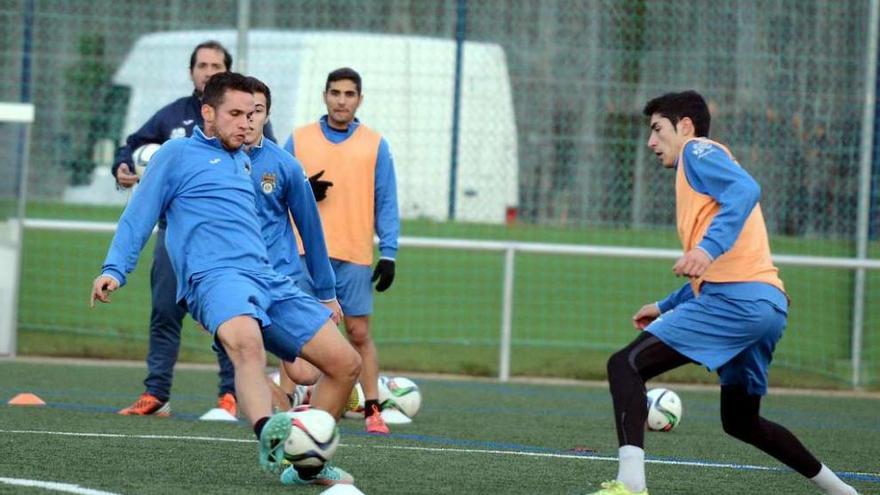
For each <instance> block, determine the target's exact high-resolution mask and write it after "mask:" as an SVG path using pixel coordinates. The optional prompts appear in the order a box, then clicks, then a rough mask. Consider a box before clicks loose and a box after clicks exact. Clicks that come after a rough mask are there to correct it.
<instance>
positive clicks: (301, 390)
mask: <svg viewBox="0 0 880 495" xmlns="http://www.w3.org/2000/svg"><path fill="white" fill-rule="evenodd" d="M289 397H290V408H291V409H293V408H294V407H297V406H305V405H308V404H309V403H310V402H311V399H312V390H311V388H309V387H307V386H305V385H297V386H296V387H294V388H293V393H292V394H290V396H289Z"/></svg>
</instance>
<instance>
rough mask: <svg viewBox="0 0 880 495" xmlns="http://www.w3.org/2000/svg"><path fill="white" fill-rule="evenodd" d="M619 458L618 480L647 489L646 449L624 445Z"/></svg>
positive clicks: (638, 489) (633, 488) (635, 489)
mask: <svg viewBox="0 0 880 495" xmlns="http://www.w3.org/2000/svg"><path fill="white" fill-rule="evenodd" d="M617 458H618V460H619V464H618V467H617V481H619V482H621V483H623V484H624V485H625V486H626V488H627V489H628V490H629V491H631V492H643V491H645V489H646V487H645V451H644V450H643V449H640V448H638V447H635V446H633V445H624V446H623V447H620V450H618V453H617ZM832 474H833V473H832Z"/></svg>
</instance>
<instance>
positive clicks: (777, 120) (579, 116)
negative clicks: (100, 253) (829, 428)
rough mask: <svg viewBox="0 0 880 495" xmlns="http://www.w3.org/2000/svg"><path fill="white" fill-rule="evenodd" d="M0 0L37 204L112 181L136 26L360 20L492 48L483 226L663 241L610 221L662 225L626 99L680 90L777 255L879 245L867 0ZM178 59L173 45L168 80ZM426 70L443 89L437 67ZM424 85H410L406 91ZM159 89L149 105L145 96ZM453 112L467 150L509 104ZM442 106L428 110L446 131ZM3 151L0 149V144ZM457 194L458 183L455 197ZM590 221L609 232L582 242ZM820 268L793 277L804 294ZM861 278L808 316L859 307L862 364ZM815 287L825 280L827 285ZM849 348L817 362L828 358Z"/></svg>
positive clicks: (324, 27) (275, 27)
mask: <svg viewBox="0 0 880 495" xmlns="http://www.w3.org/2000/svg"><path fill="white" fill-rule="evenodd" d="M0 6H2V9H0V23H2V27H3V29H2V34H0V61H2V64H3V67H4V73H3V75H2V76H0V81H2V82H0V100H4V101H28V102H33V103H34V104H35V106H36V121H35V125H34V129H33V139H32V147H31V174H30V177H29V184H28V188H29V193H30V197H31V199H32V200H33V201H35V202H41V203H45V202H56V201H57V202H60V201H64V200H65V198H67V199H68V200H70V198H71V197H72V196H71V194H70V192H71V190H72V189H73V188H76V187H79V188H87V187H90V186H94V185H95V184H97V183H99V182H100V183H104V184H107V183H109V182H108V181H112V179H111V178H109V177H107V176H106V172H104V174H103V175H101V171H102V170H104V171H106V166H107V165H108V163H107V162H108V159H109V150H110V149H111V148H112V146H113V145H115V144H118V143H119V142H120V140H121V139H123V138H124V137H125V130H126V129H125V126H126V122H125V119H126V114H127V112H128V109H129V107H130V104H131V103H132V88H131V87H128V86H125V85H121V84H119V83H118V82H116V79H115V76H116V75H117V73H118V71H119V69H120V67H121V66H123V64H124V63H125V62H126V60H127V59H128V58H129V57H130V56H131V53H132V50H133V49H134V48H135V46H136V44H137V43H138V41H139V40H141V39H142V37H143V36H145V35H149V34H152V33H160V32H167V31H175V32H189V31H204V32H216V31H219V30H238V29H243V30H244V31H245V32H257V31H264V32H265V31H278V32H296V33H327V32H336V33H349V34H350V33H369V34H373V35H395V36H405V37H415V38H418V39H428V40H444V41H448V42H455V41H456V40H459V41H464V42H475V43H482V44H486V45H491V46H497V47H500V52H501V53H503V58H501V59H491V58H487V59H486V61H485V62H482V61H481V62H480V63H483V64H495V63H502V62H503V64H504V65H503V71H504V72H506V74H507V81H508V84H509V88H510V100H511V102H512V111H513V115H512V119H513V120H512V121H513V122H515V142H514V143H513V145H512V147H513V148H514V149H515V152H514V153H513V155H514V161H515V167H513V168H512V169H511V168H509V167H500V166H499V167H498V168H497V169H496V170H492V169H491V167H489V168H487V169H485V170H482V171H481V172H480V174H481V175H480V176H479V181H482V182H481V183H482V185H483V186H484V187H486V188H487V189H488V190H490V191H491V190H492V189H493V188H497V189H501V188H503V187H504V186H503V184H506V183H507V181H509V180H511V177H509V176H508V174H515V176H514V177H513V179H514V183H515V194H514V200H513V203H514V204H513V205H512V206H515V208H516V211H515V214H514V212H510V214H509V215H507V217H506V218H504V219H499V220H498V222H496V223H500V224H502V225H503V224H504V223H505V222H506V221H507V222H508V223H509V222H510V221H512V220H513V218H514V217H515V219H516V226H520V227H534V228H535V229H534V230H522V231H520V233H519V235H520V237H521V238H522V237H524V239H522V240H535V241H545V240H547V239H545V238H546V237H547V236H553V235H556V234H553V232H556V233H558V232H562V233H563V234H560V235H561V236H564V235H570V234H572V232H574V233H575V234H574V235H575V237H576V236H577V232H584V233H585V234H584V235H589V236H593V237H591V242H599V243H603V244H609V245H610V244H620V243H621V242H624V243H626V242H634V243H638V244H641V245H648V246H650V247H661V248H662V247H667V248H669V247H674V245H669V244H668V243H666V241H665V240H664V241H658V242H653V241H649V240H643V239H642V237H643V236H640V235H634V236H629V237H621V235H620V234H619V233H620V232H642V231H644V232H648V233H649V234H646V236H644V237H645V238H651V234H650V233H651V232H657V231H663V230H665V229H669V228H670V227H671V226H672V223H673V213H674V212H673V210H674V208H673V206H672V204H673V199H672V195H673V181H672V180H671V178H670V177H669V175H668V174H665V173H664V171H663V170H662V169H661V168H660V167H659V166H657V165H656V163H655V162H654V160H653V157H651V156H649V153H646V151H647V149H646V147H645V146H644V142H645V140H646V138H647V126H646V121H645V119H644V117H643V116H642V115H641V108H642V106H643V104H644V103H645V101H647V99H649V98H650V97H653V96H656V95H658V94H660V93H663V92H667V91H670V90H680V89H687V88H693V89H696V90H698V91H700V92H701V93H703V94H704V95H705V96H706V97H707V99H708V100H709V103H710V107H711V110H712V115H713V128H712V136H713V137H714V138H715V139H717V140H719V141H722V142H724V143H726V144H728V145H729V146H730V147H731V149H732V151H733V152H734V154H735V155H736V156H737V158H738V159H739V161H740V162H741V164H742V165H743V166H744V167H745V168H746V169H748V170H749V171H750V173H752V174H753V175H754V176H755V178H756V179H757V180H758V181H759V182H760V183H761V185H762V190H763V196H762V199H761V201H762V206H763V210H764V213H765V215H766V219H767V223H768V227H769V229H770V230H771V235H772V236H773V239H774V250H775V252H777V253H787V254H806V255H822V256H843V257H862V258H864V257H870V258H876V257H877V256H878V255H877V253H878V251H880V249H878V248H877V247H876V238H877V236H878V235H880V214H878V197H880V161H878V160H875V159H873V158H874V157H875V156H876V154H877V153H876V146H874V143H876V142H877V141H880V140H877V139H874V131H875V127H876V126H874V123H873V122H874V120H875V118H876V112H877V109H876V108H875V98H874V89H875V88H874V87H872V86H873V84H875V83H876V77H875V74H874V73H873V72H874V71H876V56H877V51H876V30H877V26H876V25H874V24H872V22H873V23H876V2H874V1H868V0H864V1H848V2H836V1H832V0H815V1H812V0H807V1H804V0H741V1H737V2H689V1H683V0H682V1H654V0H584V1H572V0H547V1H542V2H509V1H504V0H481V1H473V0H470V1H468V0H457V1H455V0H447V1H433V0H337V1H329V2H328V1H319V0H291V1H285V0H250V1H243V0H238V1H236V0H205V1H201V2H187V1H184V0H163V1H153V2H140V1H134V0H88V1H87V0H0ZM327 43H328V44H329V45H331V47H330V48H328V50H331V51H335V52H339V53H342V54H344V53H345V52H346V51H348V50H352V49H354V47H352V46H350V45H348V46H347V45H346V44H345V43H336V44H334V43H333V41H332V40H328V41H327ZM243 46H246V45H240V44H238V43H234V44H232V46H229V48H230V49H231V51H233V53H234V54H235V56H236V58H237V59H238V60H239V62H243V63H245V64H246V67H247V69H248V70H254V71H257V70H259V63H258V60H257V59H256V58H254V57H249V56H248V53H239V52H238V50H239V48H240V47H243ZM250 50H253V47H250ZM157 56H158V57H157V58H162V54H161V53H158V54H157ZM279 56H283V54H282V53H279ZM444 57H445V56H444ZM465 57H467V52H465ZM499 60H500V61H501V62H499ZM186 62H187V61H186V60H180V61H179V64H180V76H181V78H185V76H186V70H187V66H186ZM367 62H369V61H365V63H367ZM442 63H444V64H449V63H454V59H448V58H443V59H442ZM150 70H151V68H150V67H144V71H150ZM321 75H322V74H318V76H317V77H320V76H321ZM423 76H424V75H423ZM425 77H427V76H425ZM436 77H437V78H438V80H439V82H440V83H442V84H441V86H442V85H446V86H448V90H449V91H450V92H451V91H452V87H453V85H454V83H455V80H454V79H453V78H450V77H449V76H448V75H447V74H445V73H444V74H438V75H437V76H436ZM440 78H442V79H440ZM374 80H375V79H374ZM413 80H416V79H413ZM183 81H184V86H185V83H186V81H185V79H183ZM422 81H424V79H422ZM480 82H481V81H480V80H479V77H478V76H474V77H472V78H467V77H466V78H465V79H464V80H463V81H461V84H462V85H464V87H465V88H466V89H467V88H473V87H475V86H477V85H479V84H480ZM178 83H179V81H176V82H173V84H178ZM168 84H172V82H169V83H168ZM492 84H494V81H489V85H488V91H489V92H488V93H478V94H486V95H488V94H491V90H492ZM365 85H366V89H365V94H366V95H367V100H366V101H367V102H369V101H370V100H369V98H370V91H389V92H395V91H396V92H402V91H404V90H403V89H401V88H398V87H394V88H376V87H373V88H371V87H370V80H369V79H367V80H365ZM410 89H411V88H410ZM410 89H407V91H409V90H410ZM417 89H418V88H416V91H414V92H413V93H411V94H418V91H417ZM432 91H433V90H432ZM444 91H446V89H444ZM183 94H185V93H183ZM183 94H181V96H183ZM408 94H410V93H408ZM432 95H433V93H432V92H431V91H425V92H424V94H423V95H422V97H423V98H424V99H426V100H427V99H430V98H432ZM318 97H319V95H317V94H316V95H315V99H316V101H317V98H318ZM484 97H485V98H488V96H484ZM164 103H167V102H165V101H161V102H160V101H157V102H155V105H156V108H158V107H159V106H161V105H163V104H164ZM419 103H420V102H419V100H418V99H417V98H414V99H413V101H412V102H411V103H410V104H409V106H407V107H406V108H408V110H407V112H411V113H412V114H416V113H418V112H419V109H420V105H419ZM366 105H368V103H365V106H366ZM465 108H466V107H465V106H461V107H460V108H459V110H461V111H462V112H463V113H464V115H461V116H460V118H461V119H467V118H470V119H474V120H473V122H475V124H474V127H469V128H466V129H462V130H460V133H459V134H458V135H457V137H454V139H455V144H456V145H457V146H458V147H459V149H464V150H467V149H479V148H480V147H481V144H482V143H484V142H486V141H487V140H492V139H494V136H496V135H497V134H498V133H500V132H501V129H502V127H503V125H502V122H504V121H505V119H507V116H506V115H505V114H504V113H503V111H502V109H501V108H500V106H499V105H493V106H489V107H487V108H483V109H482V110H481V111H480V112H479V114H477V115H476V116H474V115H470V116H468V114H467V112H466V111H465ZM453 110H454V108H453V107H451V108H450V111H449V115H445V113H441V114H440V115H437V119H438V120H440V121H442V122H448V123H449V126H450V127H452V126H453V124H454V123H455V122H453V121H454V119H453V116H454V114H453ZM364 111H365V112H371V113H367V114H365V115H369V116H375V118H373V119H371V120H366V118H365V121H367V123H368V124H371V123H380V124H383V125H386V126H391V125H392V124H393V123H396V122H398V121H402V120H404V119H408V118H411V115H410V113H407V114H389V115H382V112H381V109H378V108H372V109H368V108H367V107H365V109H364ZM319 115H320V114H319V113H315V114H314V115H310V116H309V118H311V119H314V118H317V117H318V116H319ZM386 122H387V124H386ZM456 122H457V121H456ZM292 123H293V124H303V123H305V122H292ZM280 127H282V128H284V125H281V126H280ZM376 127H377V128H379V130H380V131H382V130H383V129H382V128H381V127H382V126H376ZM408 130H409V131H412V132H414V133H415V134H418V132H419V129H418V128H415V129H408ZM393 136H394V135H392V134H390V133H389V140H390V143H391V145H392V148H393V149H395V151H396V152H397V150H400V153H399V154H400V156H403V157H409V158H408V159H407V160H398V164H397V166H398V167H400V168H406V167H416V165H417V162H418V157H419V156H421V155H420V152H421V151H420V150H418V149H410V148H412V147H413V145H412V144H411V143H410V142H409V141H408V139H409V138H403V137H401V138H399V139H398V140H397V141H395V140H394V139H391V138H392V137H393ZM401 136H402V135H401ZM414 142H415V141H414ZM449 146H450V147H451V146H453V143H451V142H450V144H449ZM422 151H424V150H422ZM14 153H15V150H14V149H12V150H10V149H9V148H8V147H7V151H5V152H4V156H13V155H14ZM453 156H454V155H453ZM398 158H400V157H398ZM487 159H488V160H489V161H490V162H491V159H492V157H488V158H487ZM449 166H453V165H452V163H451V160H450V164H449ZM441 167H446V163H442V164H441ZM414 170H416V171H418V170H419V169H418V168H415V169H414ZM414 173H416V172H414ZM113 194H115V193H112V192H110V193H107V195H106V196H102V195H95V194H92V195H91V197H92V199H95V198H97V199H98V201H103V200H104V199H106V201H107V202H113V201H116V202H118V201H119V198H120V196H118V195H117V196H113ZM467 194H468V191H462V197H466V196H467ZM123 201H124V198H123ZM404 206H405V205H404ZM410 218H412V219H418V218H419V215H418V213H417V212H415V213H412V214H411V215H410ZM82 219H83V220H91V219H92V218H82ZM434 220H437V219H436V218H435V219H434ZM495 227H497V226H487V228H486V230H485V231H479V230H476V231H475V230H468V235H469V236H474V235H476V236H477V237H482V238H486V237H490V238H491V237H493V236H496V235H498V232H499V231H497V230H493V229H494V228H495ZM547 229H551V230H547ZM553 229H555V230H553ZM453 232H455V231H454V230H453ZM474 232H477V234H474ZM481 232H482V233H481ZM548 232H550V233H548ZM596 232H607V235H606V236H605V237H601V235H600V236H599V237H598V238H597V237H595V236H596V235H597V234H595V233H596ZM405 233H406V232H405ZM530 236H531V237H530ZM597 239H598V241H597ZM640 239H642V240H640ZM870 239H874V241H872V242H873V243H871V242H869V240H870ZM51 251H52V250H50V252H51ZM70 256H76V255H75V254H70ZM96 263H97V261H96ZM566 263H567V262H566V261H565V258H560V259H559V260H558V266H557V267H556V269H558V270H561V271H563V272H564V271H565V270H566V266H567V265H566ZM438 269H442V268H440V267H438ZM858 273H861V275H859V274H858ZM783 276H785V273H783ZM817 280H818V282H817ZM821 280H822V279H821V277H818V276H817V279H808V281H807V282H803V281H802V280H795V281H794V282H793V283H794V287H796V288H797V287H799V285H798V284H801V283H803V284H804V286H803V289H802V290H803V291H804V292H809V291H812V293H813V294H816V293H817V292H816V291H819V290H820V289H819V288H817V287H816V286H815V285H816V284H817V283H818V284H821V283H823V282H822V281H821ZM835 280H837V279H836V278H835ZM872 282H873V283H874V284H876V281H875V280H874V279H872V278H870V277H868V276H866V275H865V274H864V272H857V274H856V275H855V276H851V274H850V273H849V272H847V274H846V276H843V277H842V278H841V279H840V281H839V283H840V284H841V285H840V286H839V287H840V290H843V291H844V292H847V293H850V294H854V292H853V286H858V285H860V284H861V285H862V286H863V287H864V286H865V285H867V288H866V289H864V290H863V291H862V301H863V303H865V302H866V303H867V304H863V308H862V309H861V311H862V312H863V313H864V314H863V315H862V316H858V313H859V311H855V312H853V311H852V310H853V309H854V308H855V306H856V305H857V304H858V303H857V302H855V301H857V300H858V297H857V296H853V297H854V298H855V299H854V300H853V301H850V302H849V303H847V304H846V306H847V307H848V308H849V310H848V311H847V312H846V313H843V314H835V315H825V316H823V318H828V320H827V321H824V320H823V323H822V324H823V325H825V326H827V327H834V328H840V329H843V331H844V332H845V335H844V336H843V337H841V338H842V339H844V340H846V341H847V342H846V344H844V345H843V346H842V347H843V348H846V349H849V348H850V347H851V346H850V345H849V343H850V342H849V338H850V337H848V336H849V335H850V333H849V329H851V328H852V325H853V320H860V322H858V324H860V325H861V326H862V327H863V328H864V329H865V330H866V332H865V334H866V340H865V342H863V343H862V344H863V345H864V346H866V354H865V355H866V357H867V358H868V359H877V360H880V350H878V349H880V342H874V341H875V340H877V339H880V336H877V335H876V333H877V330H876V329H877V328H878V327H880V316H878V314H877V311H876V310H874V309H872V305H871V304H872V303H873V300H872V296H871V294H874V297H873V299H877V297H876V290H877V289H876V288H874V287H873V286H872V285H871V284H872ZM828 283H829V284H830V282H828ZM836 283H838V282H835V284H836ZM831 287H832V285H829V288H827V290H829V291H838V286H837V285H834V286H833V287H834V288H833V289H832V288H831ZM872 288H873V289H874V292H871V289H872ZM562 297H564V296H562ZM810 297H815V298H817V299H821V297H820V296H815V295H814V296H808V299H809V298H810ZM796 301H797V299H796ZM864 306H867V307H866V308H865V307H864ZM524 307H526V308H527V307H528V305H527V304H525V305H524ZM856 309H857V308H856ZM28 314H29V313H28V312H27V311H23V315H25V316H26V315H28ZM24 323H25V324H30V325H32V326H33V325H36V324H34V323H33V322H30V323H29V322H24ZM596 325H599V326H601V325H604V321H603V322H599V323H596ZM37 326H39V325H37ZM872 339H873V340H872ZM847 352H848V351H840V352H839V353H838V354H839V355H835V356H836V357H835V358H834V359H841V360H846V359H847V358H848V356H847ZM844 368H848V367H847V366H844Z"/></svg>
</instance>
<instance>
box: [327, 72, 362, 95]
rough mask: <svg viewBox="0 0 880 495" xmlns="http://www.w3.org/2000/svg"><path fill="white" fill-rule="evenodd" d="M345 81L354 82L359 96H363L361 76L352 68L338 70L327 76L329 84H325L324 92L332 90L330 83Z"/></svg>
mask: <svg viewBox="0 0 880 495" xmlns="http://www.w3.org/2000/svg"><path fill="white" fill-rule="evenodd" d="M343 79H349V80H351V81H352V82H354V85H355V87H356V88H357V92H358V94H361V75H360V74H358V73H357V71H356V70H354V69H352V68H351V67H342V68H341V69H336V70H334V71H333V72H331V73H329V74H327V82H326V83H325V84H324V91H327V90H328V89H330V83H332V82H333V81H341V80H343Z"/></svg>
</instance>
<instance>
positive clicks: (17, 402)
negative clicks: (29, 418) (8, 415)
mask: <svg viewBox="0 0 880 495" xmlns="http://www.w3.org/2000/svg"><path fill="white" fill-rule="evenodd" d="M7 404H9V405H10V406H45V405H46V403H45V402H44V401H43V399H41V398H39V397H37V396H36V395H34V394H31V393H23V394H18V395H16V396H15V397H13V398H12V399H10V401H9V402H7Z"/></svg>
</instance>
